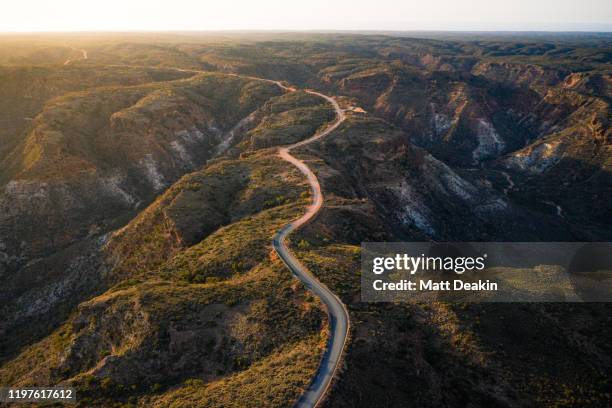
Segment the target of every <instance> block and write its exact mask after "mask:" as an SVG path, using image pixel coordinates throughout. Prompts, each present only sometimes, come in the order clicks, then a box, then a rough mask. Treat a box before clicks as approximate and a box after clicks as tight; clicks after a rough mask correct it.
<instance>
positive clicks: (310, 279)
mask: <svg viewBox="0 0 612 408" xmlns="http://www.w3.org/2000/svg"><path fill="white" fill-rule="evenodd" d="M111 66H113V65H111ZM116 66H120V67H125V66H132V65H116ZM135 67H140V66H135ZM173 69H174V70H175V71H179V72H190V73H194V74H201V73H206V71H201V70H197V69H185V68H173ZM225 75H231V76H236V77H242V78H249V79H253V80H257V81H265V82H269V83H273V84H275V85H277V86H278V87H280V88H281V89H284V90H286V91H289V92H295V91H296V88H293V87H291V86H288V85H285V84H284V83H283V82H281V81H275V80H272V79H266V78H258V77H253V76H248V75H238V74H231V73H230V74H228V73H225ZM305 92H308V93H309V94H312V95H316V96H319V97H321V98H323V99H325V100H327V101H328V102H329V103H331V104H332V106H333V107H334V110H335V112H336V120H335V121H334V122H332V123H331V124H330V125H328V126H327V127H326V128H325V129H323V130H321V131H320V132H317V133H315V134H314V135H313V136H312V137H310V138H308V139H305V140H302V141H301V142H298V143H294V144H292V145H289V146H285V147H281V148H279V150H278V155H279V157H280V158H281V159H283V160H285V161H288V162H289V163H291V164H293V165H294V166H295V167H297V168H298V169H299V170H300V171H301V172H302V173H303V174H304V175H305V176H306V178H307V179H308V184H310V188H311V189H312V195H313V201H312V204H311V205H310V206H309V207H308V208H307V210H306V213H304V215H302V216H301V217H300V218H298V219H297V220H295V221H292V222H290V223H289V224H287V225H285V226H284V227H283V228H281V229H280V231H278V232H277V233H276V234H275V235H274V238H273V240H272V245H273V247H274V250H275V251H276V253H277V254H278V256H279V257H280V259H282V261H283V262H284V263H285V265H287V267H288V268H289V269H290V270H291V272H292V273H293V274H294V275H295V276H296V277H297V278H298V279H299V280H301V281H302V282H303V283H304V285H305V286H306V287H307V288H308V289H309V290H310V291H311V292H313V293H314V294H315V295H316V296H318V297H319V299H321V301H322V302H323V304H324V305H325V307H326V309H327V315H328V319H329V339H328V342H327V347H326V349H325V353H324V354H323V358H322V359H321V362H320V364H319V368H318V370H317V373H316V375H315V377H314V378H313V379H312V381H311V383H310V386H309V387H308V389H307V390H306V392H304V394H303V395H302V396H301V397H300V399H299V400H298V402H297V403H296V404H295V407H296V408H312V407H316V406H317V405H319V403H320V402H321V401H322V400H323V397H325V393H326V392H327V390H328V388H329V386H330V384H331V381H332V379H333V378H334V374H335V373H336V371H337V370H338V365H339V364H340V359H341V357H342V352H343V351H344V345H345V344H346V339H347V336H348V330H349V324H350V322H349V315H348V311H347V309H346V306H345V305H344V304H343V303H342V301H341V300H340V299H339V298H338V296H336V295H335V294H334V293H333V292H332V291H331V290H329V288H328V287H327V286H325V285H324V284H323V283H321V282H320V281H319V280H318V279H317V278H316V277H315V276H314V275H313V274H312V273H311V272H310V271H309V270H308V269H307V268H306V267H305V266H304V265H302V263H301V262H300V261H299V260H298V259H297V258H296V257H295V255H293V253H292V252H291V250H290V249H289V248H288V247H287V244H286V242H285V239H286V238H287V236H289V234H291V233H292V232H293V231H295V230H296V229H298V228H300V227H301V226H303V225H304V224H306V223H308V222H309V221H311V220H312V219H313V218H314V217H315V216H316V215H317V213H318V212H319V211H320V210H321V206H322V205H323V193H321V186H320V185H319V180H318V179H317V176H315V174H314V173H313V172H312V170H310V168H309V167H308V165H306V163H304V162H303V161H302V160H299V159H297V158H295V157H294V156H292V155H291V153H290V152H291V150H292V149H295V148H296V147H300V146H305V145H307V144H310V143H312V142H314V141H316V140H319V139H321V138H324V137H325V136H327V135H329V134H330V133H331V132H333V131H334V130H335V129H336V128H338V126H340V124H341V123H342V122H344V120H345V119H346V117H345V115H344V111H343V110H342V109H341V108H340V106H339V105H338V102H336V100H335V99H334V98H332V97H330V96H327V95H324V94H322V93H319V92H316V91H311V90H306V91H305Z"/></svg>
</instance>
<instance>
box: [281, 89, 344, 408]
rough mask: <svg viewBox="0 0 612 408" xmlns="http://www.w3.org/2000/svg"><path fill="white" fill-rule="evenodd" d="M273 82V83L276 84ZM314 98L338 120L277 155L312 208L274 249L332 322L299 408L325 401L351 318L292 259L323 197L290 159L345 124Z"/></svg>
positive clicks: (299, 164)
mask: <svg viewBox="0 0 612 408" xmlns="http://www.w3.org/2000/svg"><path fill="white" fill-rule="evenodd" d="M273 82H274V81H273ZM275 83H276V84H277V85H278V86H280V87H281V88H283V89H285V90H289V91H294V90H295V89H294V88H290V87H287V86H285V85H283V84H282V83H280V82H275ZM306 92H308V93H310V94H312V95H317V96H319V97H321V98H324V99H325V100H327V101H328V102H330V103H331V104H332V105H333V107H334V110H335V111H336V120H335V121H334V122H333V123H331V124H330V125H329V126H327V127H326V128H325V129H323V130H322V131H320V132H317V133H316V134H315V135H314V136H312V137H310V138H308V139H305V140H302V141H301V142H298V143H294V144H292V145H290V146H285V147H281V148H279V150H278V155H279V156H280V158H281V159H283V160H285V161H287V162H289V163H291V164H293V165H294V166H295V167H297V168H298V169H299V170H300V171H301V172H302V173H303V174H304V175H305V176H306V178H307V179H308V184H310V188H311V189H312V196H313V200H312V204H311V205H310V206H308V209H307V210H306V212H305V213H304V215H302V216H301V217H300V218H298V219H297V220H295V221H292V222H290V223H289V224H287V225H285V226H283V227H282V228H281V229H280V230H279V231H278V232H277V233H276V234H275V235H274V238H273V240H272V245H273V247H274V250H275V251H276V253H277V254H278V256H279V257H280V258H281V259H282V260H283V262H284V263H285V265H287V267H288V268H289V269H290V270H291V272H292V273H293V274H294V275H295V276H296V277H297V278H298V279H299V280H301V281H302V282H303V283H304V285H305V286H306V287H307V288H308V289H309V290H310V291H311V292H313V293H314V294H315V295H316V296H318V297H319V299H321V301H322V302H323V304H324V305H325V307H326V309H327V315H328V319H329V339H328V342H327V347H326V349H325V353H324V354H323V358H322V359H321V362H320V364H319V368H318V370H317V373H316V375H315V377H314V378H313V380H312V382H311V383H310V386H309V387H308V389H307V390H306V392H305V393H304V394H303V395H302V396H301V398H300V399H299V400H298V401H297V403H296V404H295V407H296V408H312V407H316V406H318V405H319V403H320V402H321V401H322V400H323V398H324V397H325V394H326V392H327V390H328V389H329V386H330V384H331V382H332V379H333V377H334V374H335V373H336V371H337V369H338V366H339V364H340V359H341V357H342V352H343V350H344V345H345V344H346V339H347V335H348V330H349V315H348V311H347V309H346V306H345V305H344V304H343V303H342V301H341V300H340V299H339V298H338V296H336V295H335V294H334V293H333V292H332V291H331V290H329V288H328V287H327V286H325V285H324V284H323V283H321V282H320V281H319V280H318V279H317V278H316V277H315V276H314V275H313V274H312V273H311V272H310V271H309V270H308V269H307V268H306V267H305V266H304V265H302V263H301V262H300V261H299V260H298V259H297V258H296V257H295V255H293V253H292V252H291V250H290V249H289V248H288V247H287V243H286V241H285V240H286V238H287V236H289V234H291V233H292V232H293V231H295V230H296V229H298V228H300V227H301V226H303V225H304V224H306V223H307V222H309V221H311V220H312V219H313V218H314V217H315V216H316V215H317V213H318V212H319V211H320V210H321V207H322V205H323V193H321V186H320V185H319V180H318V179H317V176H315V174H314V173H313V172H312V170H310V168H309V167H308V166H307V165H306V163H304V162H303V161H302V160H299V159H297V158H295V157H294V156H292V155H291V153H290V152H291V150H292V149H295V148H296V147H300V146H305V145H307V144H309V143H312V142H314V141H316V140H319V139H321V138H323V137H325V136H327V135H328V134H330V133H331V132H333V131H334V130H335V129H336V128H338V126H340V124H341V123H342V122H344V120H345V115H344V112H343V111H342V109H341V108H340V106H339V105H338V102H336V100H335V99H333V98H332V97H329V96H327V95H323V94H321V93H319V92H315V91H308V90H307V91H306Z"/></svg>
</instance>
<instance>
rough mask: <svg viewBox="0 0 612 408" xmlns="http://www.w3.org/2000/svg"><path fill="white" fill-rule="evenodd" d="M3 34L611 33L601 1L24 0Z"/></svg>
mask: <svg viewBox="0 0 612 408" xmlns="http://www.w3.org/2000/svg"><path fill="white" fill-rule="evenodd" d="M0 27H1V28H0V31H1V32H4V33H11V32H15V33H39V32H169V31H172V32H177V31H178V32H180V31H189V32H194V31H324V32H325V31H353V32H354V31H386V32H399V31H471V32H491V31H492V32H507V31H510V32H517V31H531V32H533V31H537V32H540V31H548V32H560V31H561V32H563V31H580V32H610V31H612V6H610V4H609V2H608V1H607V0H582V1H580V2H579V1H577V0H557V1H555V0H540V1H536V2H534V1H529V0H516V1H513V2H512V3H507V2H504V1H499V0H497V1H495V0H491V1H485V0H464V1H452V0H431V1H429V2H427V3H426V4H423V3H420V2H419V3H417V2H398V1H393V0H379V1H377V2H369V3H365V2H362V3H357V2H355V1H349V0H337V1H335V2H333V3H328V2H326V1H325V0H310V1H308V2H300V3H298V2H289V1H281V0H262V1H259V2H256V3H254V2H246V1H234V2H215V3H208V2H206V3H204V2H198V1H196V0H175V1H173V2H172V3H171V4H170V5H169V4H168V2H163V1H159V0H153V1H145V0H132V1H125V0H123V1H121V0H108V1H106V2H104V3H102V2H94V3H91V2H87V3H85V2H80V1H78V0H57V1H54V2H46V1H39V0H24V1H21V2H19V3H15V4H10V5H6V6H5V7H4V10H3V13H2V15H0Z"/></svg>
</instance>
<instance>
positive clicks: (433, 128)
mask: <svg viewBox="0 0 612 408" xmlns="http://www.w3.org/2000/svg"><path fill="white" fill-rule="evenodd" d="M338 41H339V42H340V43H341V42H342V41H343V40H338ZM361 41H364V43H360V42H361ZM296 44H298V45H296ZM487 47H489V46H488V45H486V44H485V45H483V44H477V45H475V44H461V43H458V42H443V41H417V40H413V39H391V38H379V37H373V38H370V37H363V38H361V37H360V38H353V39H351V42H350V43H349V44H346V43H344V44H340V45H338V44H336V43H333V42H330V43H326V42H316V41H315V42H308V43H294V42H266V43H265V44H264V45H262V44H256V43H249V44H246V45H244V44H243V45H240V46H236V47H235V48H234V47H229V48H228V47H226V45H225V44H224V45H221V46H220V45H218V44H211V45H206V46H202V45H199V44H181V45H177V46H176V47H175V46H171V45H168V46H153V45H146V44H144V45H143V44H136V43H130V44H118V45H103V46H100V47H99V48H97V49H96V51H94V52H91V53H90V55H91V57H90V58H91V59H92V61H94V62H95V63H99V64H105V63H108V64H117V63H118V62H120V63H125V64H128V65H134V66H137V65H141V64H142V63H143V61H145V62H146V61H148V60H147V58H150V59H151V60H154V61H158V60H161V61H162V62H159V64H160V65H163V66H167V67H172V66H183V67H190V66H206V67H207V68H210V69H218V70H224V71H232V72H244V73H247V74H252V75H259V76H265V77H269V78H274V79H286V80H289V81H291V82H292V83H297V84H311V85H312V86H313V87H316V88H317V89H325V88H327V89H328V90H331V91H329V93H330V94H332V93H333V94H340V95H342V96H340V97H339V98H338V100H340V101H341V102H342V105H343V107H344V108H347V110H348V111H350V112H348V113H347V115H348V119H347V121H346V122H345V123H344V124H343V125H342V126H341V127H340V128H338V129H337V130H336V131H334V132H333V133H332V134H330V135H329V136H328V137H326V138H325V139H323V140H320V141H319V142H318V143H316V144H313V145H309V146H308V147H307V148H301V149H298V150H296V151H295V153H296V155H297V156H299V157H300V158H302V159H304V160H305V161H306V162H307V163H308V165H309V166H310V167H311V168H312V169H313V171H314V172H315V173H316V174H317V177H318V178H319V180H320V182H321V185H322V188H323V193H324V195H325V200H326V201H325V206H324V208H323V210H322V212H321V213H320V215H319V216H318V217H317V219H316V220H315V222H314V223H312V224H310V225H308V226H307V227H306V228H305V229H304V230H302V231H300V232H298V235H296V236H295V237H294V238H293V241H294V242H293V243H292V247H293V248H294V249H295V250H296V251H297V253H298V256H299V257H300V259H301V260H302V261H303V262H304V263H305V264H307V265H308V267H309V268H310V269H311V270H312V271H313V273H315V274H316V275H317V277H319V278H320V279H321V280H322V281H323V282H324V283H326V284H327V285H328V286H329V287H330V288H331V289H332V290H333V291H334V292H335V293H337V294H338V295H339V296H341V297H342V299H343V301H344V302H345V303H346V304H347V305H349V309H350V312H351V324H352V327H353V332H352V333H351V340H350V341H351V342H350V345H349V353H348V355H347V356H346V361H347V365H346V367H345V371H343V373H342V375H341V376H340V377H339V379H340V382H339V383H338V386H337V388H335V389H334V393H333V394H332V395H331V397H330V398H331V399H330V400H329V405H330V406H334V407H335V406H351V407H352V406H360V405H361V406H375V405H376V404H377V403H379V402H380V401H381V398H383V397H384V398H388V399H387V401H389V404H390V405H393V404H395V405H396V406H403V405H405V402H406V401H414V402H415V404H431V405H432V406H436V405H440V404H442V403H444V404H447V405H449V406H464V405H465V404H466V403H468V404H469V403H471V404H473V405H495V406H504V405H507V406H517V405H520V404H524V405H526V406H529V404H530V403H532V402H533V401H534V398H538V401H539V399H541V400H542V401H546V402H547V403H551V404H553V403H556V402H559V398H558V396H559V395H566V394H564V393H569V394H571V395H572V397H571V398H575V401H582V400H591V399H592V400H596V401H603V399H602V398H605V396H602V394H601V393H600V391H601V390H602V389H604V387H605V386H606V385H605V382H602V378H603V377H602V375H601V373H605V372H607V371H609V366H610V362H609V359H608V358H606V356H607V355H610V353H609V350H608V349H609V347H608V345H607V343H606V342H605V341H601V339H607V338H608V337H609V333H608V332H609V328H610V327H612V325H610V324H609V318H608V317H607V316H609V315H610V314H609V313H608V311H607V310H606V308H605V305H603V306H602V307H601V308H600V307H592V306H591V305H585V306H584V307H575V306H573V305H572V306H571V307H569V306H568V307H565V306H564V305H552V306H550V307H548V306H547V307H543V306H540V305H533V306H529V307H523V306H521V305H516V307H514V306H513V307H509V306H508V307H506V306H507V305H504V306H505V307H503V308H500V307H496V306H495V305H493V306H491V305H484V306H476V307H462V306H458V307H454V306H452V305H442V304H436V305H433V306H431V307H429V305H428V306H426V307H421V306H405V305H370V304H364V303H363V302H361V301H360V297H359V275H358V274H357V273H355V271H357V270H358V269H359V259H360V258H359V255H360V254H359V243H360V242H362V241H368V240H370V241H394V240H419V241H420V240H432V239H433V240H448V241H452V240H492V241H493V240H498V241H503V240H520V241H528V240H534V241H535V240H550V241H557V240H589V239H594V240H601V239H607V238H608V237H610V228H609V226H610V217H609V214H610V200H609V199H608V196H610V194H612V191H610V186H612V180H610V174H611V172H610V166H611V162H610V160H612V159H611V157H612V154H611V153H612V152H611V151H610V123H609V119H610V105H609V101H610V75H609V74H608V73H606V72H605V70H593V71H589V70H586V71H585V72H573V71H572V70H571V69H567V68H558V67H557V68H555V67H550V66H545V65H543V64H538V63H537V62H533V61H532V62H529V63H518V62H516V61H503V58H494V59H495V61H491V60H489V58H488V57H486V56H484V54H486V53H487V52H493V53H508V52H514V51H512V50H513V48H512V47H510V46H508V47H506V46H503V47H499V46H497V45H491V46H490V49H488V48H487ZM526 47H527V49H526V50H524V51H525V52H528V53H533V52H540V51H538V50H539V49H540V47H535V46H532V45H528V46H527V45H526ZM519 48H521V47H519ZM523 48H524V47H523ZM541 48H542V50H543V51H542V52H545V51H546V49H548V48H549V45H546V44H544V45H542V47H541ZM254 50H256V51H257V53H256V54H254V53H253V51H254ZM296 50H299V52H296ZM241 53H245V54H244V55H242V54H241ZM254 55H256V57H254ZM504 55H505V54H504ZM580 58H582V57H580ZM589 58H590V57H589ZM593 58H595V57H593ZM593 58H591V60H592V59H593ZM587 59H588V58H587ZM96 61H97V62H96ZM581 61H582V60H581ZM155 63H158V62H155ZM585 63H586V60H585ZM588 63H589V64H591V63H592V61H590V60H589V62H588ZM199 64H202V65H199ZM76 65H78V64H76ZM64 69H66V68H64ZM114 69H119V68H113V69H111V68H106V69H105V71H104V72H105V75H106V74H109V72H108V71H110V72H113V70H114ZM69 70H70V72H81V70H79V69H77V68H76V67H75V68H69ZM82 70H85V68H82ZM121 70H128V71H130V72H131V73H133V71H138V69H137V68H135V67H132V68H127V67H124V68H121ZM169 72H173V73H172V74H171V73H169ZM11 75H13V74H11ZM18 75H22V74H21V73H20V74H18ZM26 77H27V76H26ZM128 77H129V78H128V79H126V80H125V81H127V82H125V83H124V82H115V80H116V79H112V78H107V79H104V81H103V82H104V83H101V84H100V85H104V87H102V88H96V87H95V86H93V85H92V86H89V85H87V86H85V87H83V88H78V87H77V88H73V87H72V85H70V86H68V84H66V83H65V82H63V80H61V81H59V82H58V80H57V78H56V79H54V80H53V81H51V82H52V83H53V84H56V85H54V90H53V92H51V93H49V94H48V95H47V94H46V93H45V92H42V89H43V88H44V84H43V83H40V82H37V83H36V84H34V85H32V86H31V87H27V93H28V94H31V95H33V97H34V98H33V99H34V101H33V104H32V106H29V105H28V109H30V110H28V109H25V110H23V109H22V107H20V108H15V109H16V111H19V112H21V111H24V112H34V113H35V114H32V116H33V118H31V119H33V120H32V121H28V125H27V126H25V125H23V124H21V125H19V126H21V127H19V129H21V130H22V131H23V132H24V133H22V134H21V135H20V136H19V137H16V139H15V140H16V141H17V142H19V144H18V145H17V147H14V146H13V147H14V148H13V149H9V150H10V151H11V152H12V153H10V154H8V153H7V154H6V155H3V154H2V152H0V156H1V157H2V158H3V159H2V160H4V161H3V162H2V167H0V180H1V182H2V184H1V186H0V278H2V279H3V282H5V285H3V286H2V288H0V316H2V319H0V353H1V354H0V362H1V363H2V366H1V368H0V382H1V383H3V384H4V383H7V384H15V385H33V384H47V383H61V384H72V385H75V386H76V387H78V389H79V393H80V394H79V395H81V396H83V400H82V401H83V402H82V403H83V404H85V405H87V406H109V405H113V404H124V403H130V404H134V405H136V404H139V405H140V406H147V407H148V406H160V407H164V406H169V405H173V404H174V405H176V406H194V405H198V406H199V405H203V406H211V407H226V406H230V405H232V404H234V405H240V406H245V405H248V404H252V405H254V406H264V405H265V404H268V405H270V406H277V407H281V406H288V405H291V404H292V402H293V401H295V399H296V398H298V396H299V395H300V393H301V392H302V391H303V390H304V388H305V387H306V386H307V385H308V384H309V382H310V380H311V378H312V376H313V374H314V373H315V370H316V367H317V364H318V361H319V357H320V355H321V352H322V350H323V349H324V346H325V341H326V336H327V333H326V332H325V330H324V327H326V325H325V322H324V312H323V310H322V309H321V305H320V304H319V303H318V301H317V300H316V299H314V298H313V297H312V296H311V295H310V294H309V293H308V292H307V291H306V290H305V289H304V288H303V287H302V286H301V285H299V284H297V283H296V282H295V281H294V280H293V279H292V278H291V275H290V274H289V273H288V272H287V270H286V269H285V268H284V266H283V265H282V263H281V262H280V261H279V260H278V259H276V258H275V257H274V256H273V255H272V254H271V252H270V246H269V243H270V239H271V237H272V235H273V234H274V232H275V231H277V230H278V228H280V227H281V226H282V225H284V224H285V223H287V222H288V221H290V220H292V219H294V218H296V217H297V216H298V215H299V214H301V213H302V212H303V209H304V207H305V206H306V205H307V204H308V202H309V189H308V186H307V185H306V184H305V182H304V179H303V176H302V174H301V173H299V172H298V171H297V170H296V169H295V168H293V167H291V166H290V165H288V164H287V163H285V162H283V161H281V160H279V159H278V157H277V156H276V152H277V150H276V147H277V146H278V145H281V144H287V143H293V142H295V141H298V140H301V139H303V138H305V137H308V136H309V135H311V134H312V133H313V132H314V131H315V130H316V129H318V128H320V127H321V126H322V125H323V124H324V123H325V122H326V121H328V120H330V118H331V117H333V115H331V113H332V112H331V109H330V107H329V106H328V105H326V104H325V103H322V101H321V100H320V99H318V98H314V97H312V96H309V95H308V94H306V93H304V92H293V93H288V94H281V91H280V89H279V88H277V87H276V86H274V85H271V84H267V83H261V82H257V81H252V80H250V79H248V78H239V77H235V76H228V75H223V74H202V75H194V73H193V72H191V73H189V74H186V73H185V72H183V71H177V70H172V69H170V68H168V71H163V72H162V71H161V70H159V71H157V70H155V69H147V70H146V73H142V74H134V76H131V74H130V75H128ZM181 77H189V78H183V79H179V78H181ZM10 78H11V79H10V80H11V81H14V80H15V76H11V77H10ZM158 80H159V81H161V80H165V81H168V80H169V82H164V83H158V82H157V81H158ZM25 82H27V81H25ZM83 82H84V83H87V84H89V82H95V81H93V80H92V79H91V78H90V77H89V76H86V77H83ZM0 83H2V81H0ZM144 83H146V84H144ZM93 88H95V89H93ZM2 89H4V88H1V87H0V92H2ZM13 91H14V90H13ZM68 91H78V92H76V93H69V94H65V93H66V92H68ZM59 95H63V96H59ZM55 96H59V97H58V98H57V99H53V100H49V98H51V97H55ZM43 101H45V102H44V103H43ZM22 102H23V101H21V102H20V103H22ZM23 103H25V102H23ZM28 114H29V113H28ZM16 126H17V125H16ZM2 135H3V133H0V137H3V136H2ZM0 150H2V149H1V148H0ZM542 339H543V340H542ZM380 350H387V351H388V352H386V353H384V354H380ZM494 352H495V353H494ZM542 355H546V356H547V358H546V359H542V358H534V356H542ZM566 355H572V356H575V361H572V362H571V364H570V365H571V366H572V367H573V370H568V369H567V368H568V365H567V364H569V363H566V362H567V359H566ZM372 356H377V358H376V359H372ZM516 356H519V357H520V358H517V357H516ZM526 362H528V364H527V363H526ZM506 367H511V369H506ZM510 371H511V372H510ZM570 371H571V375H570V374H567V373H570ZM516 373H520V374H521V375H516ZM523 373H528V374H529V376H528V378H529V379H530V381H529V383H528V384H525V381H524V378H527V377H526V376H522V374H523ZM373 376H376V377H377V378H380V379H381V382H380V383H376V384H374V383H373V382H372V377H373ZM519 377H521V378H519ZM523 377H524V378H523ZM532 378H535V379H536V380H537V381H535V380H534V381H531V379H532ZM387 384H404V385H406V384H407V385H406V386H402V387H394V389H393V390H391V392H390V388H389V387H388V386H387ZM457 384H460V387H458V386H457ZM534 384H535V385H534ZM593 384H595V385H593ZM601 384H603V385H601ZM365 388H367V389H368V390H369V392H368V393H367V395H364V393H363V392H362V390H363V389H365ZM457 390H460V391H457ZM568 390H569V391H568ZM598 393H599V394H598ZM569 394H568V395H569ZM534 395H537V397H534ZM441 396H443V397H441ZM443 398H444V399H443ZM582 398H584V399H582ZM561 402H563V401H561ZM531 405H533V404H531Z"/></svg>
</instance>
